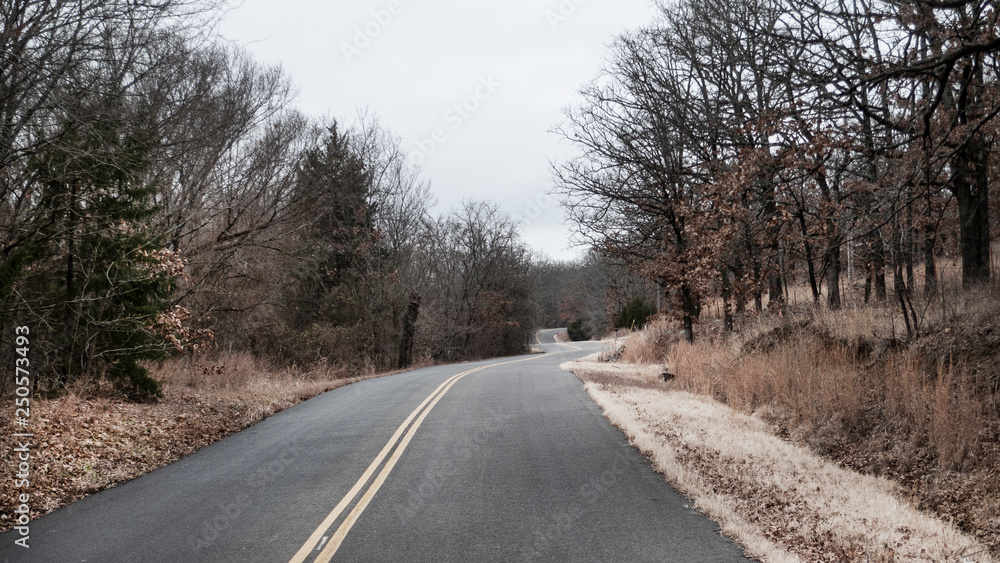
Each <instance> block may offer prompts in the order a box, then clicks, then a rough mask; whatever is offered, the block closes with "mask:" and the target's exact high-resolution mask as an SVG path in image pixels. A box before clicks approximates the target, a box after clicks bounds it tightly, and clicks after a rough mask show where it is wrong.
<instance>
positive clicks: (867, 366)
mask: <svg viewBox="0 0 1000 563" xmlns="http://www.w3.org/2000/svg"><path fill="white" fill-rule="evenodd" d="M939 301H940V302H938V301H933V302H930V303H925V304H923V305H922V306H921V307H918V311H919V314H920V333H921V335H920V337H918V338H914V339H911V340H909V341H907V340H906V338H905V337H906V335H905V328H904V325H903V321H902V317H901V313H898V312H897V311H896V310H895V309H894V308H893V307H892V306H888V305H885V306H877V305H873V306H870V307H866V308H855V307H846V308H845V309H843V310H841V311H829V310H826V309H822V308H819V309H816V308H812V307H806V308H794V307H793V308H791V309H790V310H789V311H788V312H786V314H785V315H783V316H782V317H780V318H779V317H776V316H762V317H759V318H757V319H753V320H751V321H744V323H743V327H742V329H741V330H740V331H739V332H738V333H737V334H735V335H732V336H730V337H718V338H702V339H700V340H699V341H698V342H697V343H696V344H693V345H692V344H688V343H687V342H683V341H680V339H679V338H676V337H675V336H674V335H675V334H676V332H675V331H676V329H674V331H672V330H671V327H670V325H668V324H660V325H654V326H653V327H652V329H651V330H649V331H647V332H645V333H637V334H635V335H632V336H631V337H630V338H629V339H628V340H627V341H626V342H625V346H624V350H622V351H621V353H620V354H619V357H620V358H621V359H622V360H624V361H628V362H634V363H635V364H637V365H642V364H650V365H657V366H659V367H658V368H657V370H659V371H667V372H669V373H670V374H672V375H673V376H674V378H673V380H672V381H671V382H670V384H669V389H671V390H673V391H678V392H686V393H691V394H693V395H697V396H701V397H707V398H711V399H715V400H716V401H717V402H719V403H721V404H724V405H727V406H728V407H731V408H733V409H735V410H736V411H738V412H741V413H744V414H747V415H750V414H752V415H753V416H754V417H756V418H758V419H760V420H762V421H766V422H767V423H768V424H769V425H770V426H771V427H772V428H773V431H774V433H775V434H776V435H777V436H778V437H780V438H782V439H785V440H788V441H789V442H791V443H794V444H798V445H799V446H807V447H808V448H809V449H810V450H811V451H812V452H814V453H816V454H819V455H822V456H824V457H825V458H826V459H829V460H831V461H833V462H836V463H839V464H841V465H843V466H845V467H847V468H850V469H853V470H855V471H858V472H861V473H864V474H869V475H873V476H878V477H884V478H886V479H889V480H891V482H893V483H895V486H896V487H897V488H898V491H899V495H901V496H902V497H903V498H905V499H906V500H907V501H908V502H909V503H910V504H911V505H913V506H915V507H917V508H918V509H920V510H924V511H927V512H928V513H932V514H935V515H937V517H939V518H941V519H944V520H946V521H948V522H951V523H953V524H954V525H955V526H956V527H958V529H959V530H960V531H962V532H964V533H966V534H967V535H968V536H969V537H972V538H974V539H975V540H976V541H978V542H980V544H982V545H983V546H985V547H987V548H989V549H990V550H991V554H992V556H993V557H994V558H995V559H996V558H1000V401H998V397H1000V289H998V288H997V287H992V288H990V287H987V288H980V289H978V290H976V291H971V292H966V293H962V294H956V295H949V296H947V297H946V298H944V299H941V300H939ZM939 306H940V307H939ZM654 371H655V370H654ZM615 373H616V375H615V379H613V380H612V379H608V377H609V376H608V375H607V374H605V375H594V376H592V382H593V383H594V384H595V385H601V386H625V387H627V388H632V389H642V390H650V391H652V392H653V393H654V394H655V393H659V392H661V391H662V390H663V389H664V386H663V384H662V383H660V382H658V381H657V380H656V379H655V378H654V379H649V378H645V379H644V378H638V379H636V378H635V377H632V378H629V377H627V376H624V375H623V374H622V373H620V372H615ZM657 396H658V397H660V395H657ZM660 398H661V399H662V397H660ZM671 400H673V399H671ZM678 420H680V419H678ZM755 494H756V493H755ZM887 545H888V544H887ZM842 546H843V549H845V550H847V551H845V552H844V553H848V552H849V551H850V549H849V548H850V546H849V545H847V544H842ZM890 547H891V546H890ZM892 549H895V548H892ZM851 553H853V552H851ZM864 553H865V554H866V555H865V556H864V557H875V556H876V555H877V553H874V552H872V551H870V550H868V551H865V552H864ZM886 553H888V552H886ZM844 557H845V558H846V559H847V560H865V559H853V557H854V556H851V557H847V556H846V555H845V556H844ZM977 557H979V556H977ZM872 560H876V559H872ZM971 560H980V559H971Z"/></svg>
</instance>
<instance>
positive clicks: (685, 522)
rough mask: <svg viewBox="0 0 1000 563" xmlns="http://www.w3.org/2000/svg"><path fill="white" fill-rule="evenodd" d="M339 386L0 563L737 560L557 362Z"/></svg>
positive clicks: (83, 506)
mask: <svg viewBox="0 0 1000 563" xmlns="http://www.w3.org/2000/svg"><path fill="white" fill-rule="evenodd" d="M557 332H559V331H542V332H540V333H539V334H538V335H537V343H538V344H540V345H541V347H542V348H544V350H545V352H546V353H545V354H535V355H532V356H524V357H519V358H507V359H498V360H491V361H485V362H475V363H469V364H460V365H452V366H442V367H434V368H428V369H421V370H416V371H413V372H409V373H404V374H400V375H396V376H392V377H385V378H381V379H375V380H370V381H365V382H361V383H357V384H354V385H350V386H348V387H344V388H341V389H338V390H336V391H332V392H330V393H326V394H324V395H321V396H319V397H316V398H314V399H312V400H309V401H306V402H304V403H302V404H300V405H297V406H295V407H292V408H290V409H288V410H286V411H284V412H282V413H279V414H277V415H275V416H273V417H271V418H269V419H267V420H265V421H264V422H261V423H260V424H257V425H256V426H254V427H252V428H249V429H247V430H245V431H243V432H240V433H238V434H235V435H233V436H230V437H228V438H226V439H224V440H222V441H220V442H218V443H216V444H215V445H213V446H210V447H208V448H205V449H203V450H201V451H199V452H197V453H195V454H192V455H190V456H188V457H186V458H184V459H182V460H181V461H179V462H177V463H174V464H172V465H170V466H167V467H165V468H163V469H160V470H158V471H154V472H153V473H150V474H149V475H147V476H144V477H141V478H139V479H136V480H134V481H131V482H129V483H126V484H124V485H120V486H118V487H115V488H113V489H110V490H107V491H104V492H102V493H99V494H96V495H93V496H90V497H87V498H85V499H83V500H81V501H79V502H77V503H74V504H72V505H70V506H67V507H65V508H63V509H60V510H57V511H55V512H53V513H52V514H49V515H47V516H44V517H42V518H39V519H37V520H34V521H32V522H31V536H30V545H31V547H30V549H23V548H21V547H17V546H15V545H14V540H15V539H17V536H16V535H15V534H14V533H13V532H10V533H7V534H3V535H0V560H2V561H5V562H21V561H30V562H39V563H43V562H44V563H53V562H60V563H62V562H67V563H68V562H76V561H84V562H95V563H110V562H129V563H131V562H136V561H141V562H143V563H155V562H201V561H204V562H212V563H221V562H229V561H232V562H247V561H251V562H258V561H260V562H306V561H308V562H313V561H344V562H347V561H357V562H371V561H386V562H404V561H405V562H417V561H434V562H449V561H455V562H473V561H573V562H585V561H636V562H638V561H683V562H694V561H710V562H728V561H746V560H745V559H743V557H742V549H741V548H739V547H738V546H736V545H735V544H733V543H731V542H730V541H728V540H726V539H725V538H723V537H722V536H721V535H720V534H719V532H718V529H717V527H716V526H715V525H714V524H713V523H712V522H710V521H709V520H707V519H706V518H705V517H704V516H702V515H700V514H699V513H697V512H695V511H693V510H691V509H689V508H688V507H687V503H686V501H685V499H684V498H683V497H681V496H679V495H678V494H677V493H675V492H674V491H673V490H672V489H671V488H670V487H669V486H668V485H667V484H666V483H665V482H664V481H663V479H662V478H661V477H660V476H658V475H657V474H656V473H655V472H654V471H653V469H652V468H651V467H650V465H649V463H648V462H647V461H646V460H645V459H644V458H643V457H642V456H641V455H640V454H639V453H638V452H636V450H635V449H633V448H632V447H631V446H629V445H628V443H627V442H626V440H625V437H624V436H623V435H622V434H621V432H619V431H618V430H617V429H615V428H614V427H612V426H611V425H610V424H609V423H608V422H607V421H606V420H605V419H604V417H603V416H602V415H601V412H600V410H599V409H598V408H597V407H596V406H595V405H594V403H593V402H592V401H591V400H590V398H589V397H588V396H587V394H586V392H585V391H584V390H583V388H582V385H581V384H580V381H579V380H578V379H577V378H576V377H575V376H573V375H572V374H571V373H568V372H565V371H562V370H560V369H559V364H560V363H562V362H565V361H568V360H571V359H573V358H577V357H580V356H583V355H587V354H591V353H593V352H596V351H599V350H600V349H601V344H599V343H589V342H588V343H572V344H557V343H555V340H554V336H555V334H556V333H557Z"/></svg>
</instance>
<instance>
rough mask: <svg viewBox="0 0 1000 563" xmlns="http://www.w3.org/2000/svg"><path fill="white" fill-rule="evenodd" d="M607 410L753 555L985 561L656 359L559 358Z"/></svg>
mask: <svg viewBox="0 0 1000 563" xmlns="http://www.w3.org/2000/svg"><path fill="white" fill-rule="evenodd" d="M565 367H567V368H568V369H572V370H573V371H574V372H575V373H576V374H577V375H578V376H580V378H581V379H582V380H583V381H584V382H585V385H586V389H587V391H588V392H589V393H590V394H591V396H592V397H593V398H594V400H595V401H597V403H598V404H599V405H600V406H601V407H602V408H603V409H604V411H605V413H606V415H607V416H608V418H609V419H610V420H611V421H612V422H613V423H614V424H615V425H617V426H619V427H620V428H621V429H622V430H623V431H624V432H625V433H626V434H627V435H628V436H629V438H630V440H631V441H632V442H633V443H634V444H635V445H636V447H638V448H639V449H640V450H641V451H643V452H644V453H645V454H646V455H647V456H649V457H650V459H651V460H652V461H653V463H654V465H655V466H656V467H657V469H658V470H659V471H661V472H662V473H664V475H665V476H666V477H667V479H668V480H669V481H670V482H671V483H673V484H674V485H675V486H677V487H678V488H679V489H680V490H681V491H682V492H684V493H685V494H687V495H689V496H690V497H691V498H692V499H693V500H694V502H695V504H696V505H697V506H698V507H699V508H700V509H701V510H702V511H704V512H705V513H706V514H707V515H709V516H710V517H712V518H713V519H715V520H716V521H718V522H719V523H720V525H721V526H722V528H723V531H724V532H725V533H726V534H727V535H730V536H732V537H734V538H735V539H737V540H738V541H739V542H740V543H742V544H743V545H744V546H746V547H747V550H748V553H749V554H750V555H752V556H754V557H757V558H760V559H762V560H764V561H769V562H770V561H779V562H785V561H956V562H961V561H977V562H985V561H992V560H993V559H991V558H989V556H988V555H986V554H985V553H984V549H985V548H984V547H983V546H982V545H981V544H979V543H977V542H976V540H975V539H974V538H972V537H970V536H968V535H965V534H963V533H962V532H961V531H960V530H958V529H957V528H956V527H955V526H953V525H951V524H947V523H945V522H943V521H942V520H940V519H937V518H934V517H931V516H928V515H926V514H923V513H921V512H919V511H918V510H916V509H915V508H913V507H912V506H911V505H910V504H909V503H907V502H906V501H904V500H903V499H902V496H901V495H902V491H901V489H900V487H899V486H898V485H896V484H893V483H892V482H890V481H889V480H886V479H882V478H877V477H872V476H865V475H862V474H859V473H856V472H853V471H850V470H846V469H843V468H841V467H839V466H837V465H836V464H835V463H832V462H830V461H828V460H825V459H823V458H822V457H821V456H818V455H816V454H813V453H811V452H809V451H808V450H807V449H805V448H803V447H801V446H797V445H795V444H793V443H791V442H789V441H787V440H782V439H781V438H779V437H778V436H776V435H775V431H774V430H775V429H774V427H773V426H772V425H771V424H770V423H769V422H767V421H765V420H764V419H763V418H762V417H760V416H751V415H747V414H742V413H739V412H737V411H735V410H733V409H732V408H729V407H727V406H726V405H723V404H721V403H719V402H718V401H714V400H711V399H709V398H707V397H704V396H701V395H696V394H693V393H690V392H686V391H678V390H676V388H675V387H676V385H675V384H674V383H663V382H661V381H660V380H659V379H658V375H659V371H660V370H659V369H656V366H647V367H645V368H642V367H640V368H638V369H635V368H634V367H626V366H622V365H618V366H613V365H612V366H609V365H608V364H605V363H600V362H577V363H572V364H566V365H565Z"/></svg>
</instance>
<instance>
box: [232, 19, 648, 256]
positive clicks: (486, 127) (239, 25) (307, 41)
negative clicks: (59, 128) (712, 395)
mask: <svg viewBox="0 0 1000 563" xmlns="http://www.w3.org/2000/svg"><path fill="white" fill-rule="evenodd" d="M653 13H654V8H653V6H652V4H651V2H650V0H613V1H612V0H503V1H496V2H475V1H469V0H351V1H343V0H339V1H332V2H331V1H330V0H280V1H279V0H244V1H243V2H242V3H239V4H237V5H236V6H235V7H234V8H233V9H232V11H231V12H229V14H228V15H227V16H226V17H225V19H224V20H223V21H222V25H221V32H222V34H223V36H224V37H225V38H227V39H229V40H231V41H234V42H235V43H236V44H238V45H243V46H245V47H246V48H247V49H249V50H250V51H251V52H252V53H254V54H255V56H256V58H257V59H258V60H260V61H261V62H264V63H270V64H273V63H280V64H281V65H282V66H283V67H284V69H285V70H286V71H287V73H288V74H289V75H290V76H291V78H292V80H293V81H294V83H295V85H296V87H297V89H298V91H299V97H298V106H299V107H300V108H301V109H302V110H303V111H305V112H307V113H309V114H312V115H316V116H329V117H334V118H336V119H338V120H341V121H345V122H352V121H354V120H355V119H356V117H357V115H358V112H359V111H361V112H363V111H366V110H367V111H368V112H369V113H372V114H374V115H376V116H378V118H379V120H380V122H381V123H382V125H383V126H385V127H388V128H389V129H391V130H393V131H394V132H395V133H396V134H398V135H399V136H400V137H401V138H402V140H403V146H404V148H405V149H406V150H407V152H408V153H409V154H410V155H411V158H412V159H414V160H415V161H418V162H420V163H422V169H423V175H424V177H425V178H426V179H428V180H430V182H431V184H432V186H433V191H434V194H435V196H436V197H437V199H438V201H439V204H438V207H437V208H436V209H435V211H440V212H443V211H446V210H448V209H449V208H451V207H455V206H457V205H458V204H459V203H460V202H461V201H462V200H463V199H488V200H492V201H496V202H497V203H499V204H500V205H501V207H502V208H503V209H504V210H505V211H506V212H507V213H508V214H510V215H511V216H512V217H514V218H515V219H520V220H522V233H523V234H524V238H525V240H526V241H527V242H528V243H529V244H530V245H531V246H532V247H533V248H535V249H536V250H539V251H541V252H543V253H545V254H547V255H548V256H550V257H552V258H558V259H567V258H572V257H573V256H576V255H578V254H579V253H580V252H581V249H579V248H576V249H574V248H571V247H570V240H569V239H570V229H569V228H568V227H566V226H564V225H563V219H564V214H563V211H562V209H561V208H559V206H558V204H557V203H556V202H555V201H553V200H552V199H551V198H549V197H547V195H546V192H547V191H548V190H549V188H550V187H551V185H552V179H551V174H550V171H549V162H550V161H552V160H559V159H561V158H565V157H566V156H568V155H569V154H571V150H572V149H571V147H570V146H568V144H567V143H566V141H564V140H563V141H560V137H558V136H557V135H555V134H552V133H550V132H549V131H550V130H551V129H552V128H553V127H554V126H556V125H558V124H559V123H561V122H562V119H563V116H562V110H563V109H564V108H565V107H566V106H568V105H571V104H573V103H575V101H576V100H578V97H577V92H578V90H579V88H580V87H581V86H582V85H584V84H585V83H586V82H588V81H590V80H592V79H594V78H595V77H596V76H597V74H598V72H599V71H600V69H601V68H602V67H603V65H604V61H605V60H606V57H607V54H608V49H607V46H608V45H609V44H610V43H611V42H612V41H613V39H614V37H615V36H617V35H618V34H620V33H621V32H623V31H625V30H627V29H632V28H635V27H638V26H641V25H645V24H648V23H649V22H650V21H652V19H653Z"/></svg>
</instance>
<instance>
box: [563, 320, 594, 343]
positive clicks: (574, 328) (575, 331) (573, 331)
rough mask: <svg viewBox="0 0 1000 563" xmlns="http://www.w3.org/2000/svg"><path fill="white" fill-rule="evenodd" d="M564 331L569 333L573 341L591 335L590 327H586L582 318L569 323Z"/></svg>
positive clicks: (589, 337)
mask: <svg viewBox="0 0 1000 563" xmlns="http://www.w3.org/2000/svg"><path fill="white" fill-rule="evenodd" d="M566 332H567V333H569V339H570V340H572V341H573V342H582V341H584V340H590V339H591V338H592V337H593V334H592V333H591V331H590V328H589V327H587V325H586V323H585V322H584V320H583V319H576V320H575V321H573V322H572V323H570V324H569V327H568V328H567V329H566Z"/></svg>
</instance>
